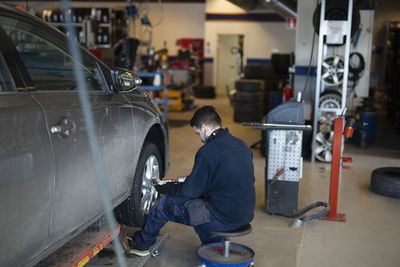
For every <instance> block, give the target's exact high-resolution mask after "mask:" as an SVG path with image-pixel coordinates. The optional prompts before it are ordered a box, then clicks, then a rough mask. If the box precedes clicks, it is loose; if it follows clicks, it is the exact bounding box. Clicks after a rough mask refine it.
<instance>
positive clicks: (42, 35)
mask: <svg viewBox="0 0 400 267" xmlns="http://www.w3.org/2000/svg"><path fill="white" fill-rule="evenodd" d="M0 23H1V25H2V27H3V28H4V29H5V31H6V32H7V34H8V36H9V37H10V38H11V40H12V41H13V43H14V44H15V47H16V49H17V51H18V52H19V53H20V55H21V58H22V60H23V62H24V63H25V67H26V69H27V71H28V72H29V74H30V76H31V79H32V81H33V83H34V86H35V88H36V90H46V91H47V90H56V91H60V90H65V91H70V90H76V89H77V82H76V79H75V77H74V69H73V64H72V63H73V59H72V57H71V56H70V55H69V54H68V53H67V52H66V51H64V50H63V49H61V48H60V47H58V46H57V45H55V44H54V43H52V42H50V41H49V40H48V39H47V38H46V34H47V35H49V34H50V33H47V32H43V31H41V29H40V28H39V27H37V26H35V25H27V24H25V23H23V22H21V21H15V20H12V19H10V18H0ZM81 69H82V70H83V74H84V76H85V78H86V82H87V88H88V89H89V90H107V89H106V88H107V87H106V84H105V82H104V80H103V79H102V76H101V75H100V70H99V69H98V68H97V66H96V65H95V64H94V62H84V63H83V65H81Z"/></svg>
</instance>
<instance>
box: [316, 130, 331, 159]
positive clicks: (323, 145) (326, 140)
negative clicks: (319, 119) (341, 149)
mask: <svg viewBox="0 0 400 267" xmlns="http://www.w3.org/2000/svg"><path fill="white" fill-rule="evenodd" d="M315 140H316V148H315V157H316V159H318V160H319V161H322V162H331V161H332V143H333V132H326V133H323V132H319V133H318V134H317V136H316V137H315Z"/></svg>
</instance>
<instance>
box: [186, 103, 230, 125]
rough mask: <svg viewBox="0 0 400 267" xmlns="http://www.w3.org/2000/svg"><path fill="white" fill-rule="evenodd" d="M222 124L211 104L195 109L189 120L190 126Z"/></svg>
mask: <svg viewBox="0 0 400 267" xmlns="http://www.w3.org/2000/svg"><path fill="white" fill-rule="evenodd" d="M203 124H206V125H210V126H219V127H221V126H222V121H221V118H220V116H219V115H218V113H217V111H216V110H215V108H214V107H213V106H204V107H201V108H199V109H198V110H196V112H195V113H194V114H193V117H192V119H191V120H190V126H191V127H196V128H197V129H200V128H201V125H203Z"/></svg>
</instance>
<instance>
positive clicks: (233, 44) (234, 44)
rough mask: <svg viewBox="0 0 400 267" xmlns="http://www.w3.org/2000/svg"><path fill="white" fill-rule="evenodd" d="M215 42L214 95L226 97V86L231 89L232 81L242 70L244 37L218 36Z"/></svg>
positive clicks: (232, 35)
mask: <svg viewBox="0 0 400 267" xmlns="http://www.w3.org/2000/svg"><path fill="white" fill-rule="evenodd" d="M217 40H218V42H217V88H216V94H217V95H226V94H227V88H226V86H227V85H228V86H229V87H230V89H233V86H234V81H235V80H236V79H238V76H239V74H240V73H241V72H242V70H243V41H244V35H240V34H218V37H217Z"/></svg>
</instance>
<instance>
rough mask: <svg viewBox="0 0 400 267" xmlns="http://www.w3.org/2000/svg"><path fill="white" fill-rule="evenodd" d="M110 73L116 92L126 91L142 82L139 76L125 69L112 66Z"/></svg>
mask: <svg viewBox="0 0 400 267" xmlns="http://www.w3.org/2000/svg"><path fill="white" fill-rule="evenodd" d="M111 75H112V77H113V81H114V84H115V86H116V88H117V91H118V92H121V93H127V92H130V91H132V90H134V89H135V88H137V87H138V86H139V85H141V84H142V79H140V78H139V76H138V75H137V74H136V73H134V72H132V71H129V70H127V69H123V68H112V69H111Z"/></svg>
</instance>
